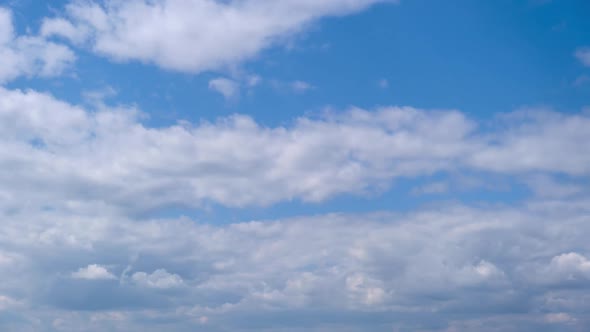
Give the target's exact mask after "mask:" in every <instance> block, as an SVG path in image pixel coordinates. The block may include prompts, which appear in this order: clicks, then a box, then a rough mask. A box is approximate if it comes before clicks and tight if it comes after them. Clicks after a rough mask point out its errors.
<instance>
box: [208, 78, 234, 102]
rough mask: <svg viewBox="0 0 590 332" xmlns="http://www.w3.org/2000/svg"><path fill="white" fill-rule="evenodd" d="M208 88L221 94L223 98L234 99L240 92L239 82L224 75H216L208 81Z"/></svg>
mask: <svg viewBox="0 0 590 332" xmlns="http://www.w3.org/2000/svg"><path fill="white" fill-rule="evenodd" d="M209 89H211V90H213V91H216V92H218V93H220V94H221V95H223V97H224V98H225V99H234V98H236V97H237V96H238V95H239V93H240V84H239V83H238V82H236V81H234V80H231V79H229V78H225V77H218V78H215V79H212V80H210V81H209Z"/></svg>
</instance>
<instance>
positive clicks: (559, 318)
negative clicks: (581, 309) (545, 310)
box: [545, 312, 576, 323]
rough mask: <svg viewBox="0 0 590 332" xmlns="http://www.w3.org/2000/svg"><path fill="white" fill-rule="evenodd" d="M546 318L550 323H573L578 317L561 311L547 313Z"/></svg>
mask: <svg viewBox="0 0 590 332" xmlns="http://www.w3.org/2000/svg"><path fill="white" fill-rule="evenodd" d="M545 320H546V321H547V322H548V323H572V322H575V320H576V319H575V318H573V317H572V316H571V315H569V314H567V313H564V312H559V313H551V314H547V315H545Z"/></svg>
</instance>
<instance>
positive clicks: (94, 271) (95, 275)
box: [72, 264, 116, 280]
mask: <svg viewBox="0 0 590 332" xmlns="http://www.w3.org/2000/svg"><path fill="white" fill-rule="evenodd" d="M72 278H75V279H86V280H109V279H116V277H115V276H114V275H113V274H112V273H110V272H109V271H108V270H107V269H106V268H105V267H104V266H100V265H97V264H91V265H88V266H87V267H84V268H80V269H79V270H78V271H76V272H73V273H72Z"/></svg>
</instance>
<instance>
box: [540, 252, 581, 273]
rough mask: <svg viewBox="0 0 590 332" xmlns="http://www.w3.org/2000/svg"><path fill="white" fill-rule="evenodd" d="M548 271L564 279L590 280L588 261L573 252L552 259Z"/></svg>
mask: <svg viewBox="0 0 590 332" xmlns="http://www.w3.org/2000/svg"><path fill="white" fill-rule="evenodd" d="M549 271H550V273H555V274H557V275H559V276H560V277H562V278H564V279H574V278H580V277H582V278H587V279H590V260H588V259H587V258H586V257H584V256H582V255H580V254H578V253H575V252H570V253H567V254H561V255H559V256H555V257H553V259H552V260H551V265H550V266H549Z"/></svg>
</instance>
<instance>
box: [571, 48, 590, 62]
mask: <svg viewBox="0 0 590 332" xmlns="http://www.w3.org/2000/svg"><path fill="white" fill-rule="evenodd" d="M574 55H575V56H576V58H577V59H578V61H580V62H581V63H582V64H583V65H584V66H586V67H590V48H588V47H581V48H579V49H577V50H576V52H575V53H574Z"/></svg>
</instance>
